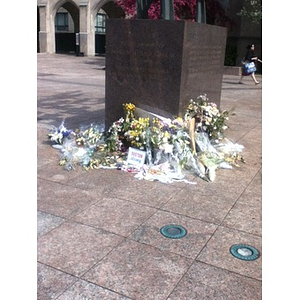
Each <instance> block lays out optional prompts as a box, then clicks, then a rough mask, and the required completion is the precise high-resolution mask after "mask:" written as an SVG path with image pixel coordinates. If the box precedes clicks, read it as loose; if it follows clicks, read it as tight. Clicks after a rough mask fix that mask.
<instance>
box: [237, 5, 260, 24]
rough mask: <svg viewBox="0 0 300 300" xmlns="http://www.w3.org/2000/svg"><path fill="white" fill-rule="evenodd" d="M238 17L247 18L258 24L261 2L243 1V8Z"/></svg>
mask: <svg viewBox="0 0 300 300" xmlns="http://www.w3.org/2000/svg"><path fill="white" fill-rule="evenodd" d="M238 16H241V17H246V18H249V19H250V20H251V21H252V22H253V23H257V24H259V23H260V22H261V20H262V0H244V6H243V7H242V9H241V11H240V12H239V13H238Z"/></svg>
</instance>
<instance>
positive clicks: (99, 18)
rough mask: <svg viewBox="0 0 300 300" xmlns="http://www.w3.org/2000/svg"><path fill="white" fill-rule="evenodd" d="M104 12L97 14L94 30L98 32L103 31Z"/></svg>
mask: <svg viewBox="0 0 300 300" xmlns="http://www.w3.org/2000/svg"><path fill="white" fill-rule="evenodd" d="M105 21H106V14H97V16H96V25H95V31H96V32H98V33H105Z"/></svg>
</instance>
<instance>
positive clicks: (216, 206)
mask: <svg viewBox="0 0 300 300" xmlns="http://www.w3.org/2000/svg"><path fill="white" fill-rule="evenodd" d="M104 67H105V58H104V57H76V56H70V55H58V54H53V55H50V54H38V55H37V98H38V99H37V118H38V121H37V139H38V140H37V154H38V159H37V208H38V212H37V214H38V215H37V220H38V223H37V229H38V233H37V235H38V241H37V260H38V262H37V280H38V282H37V293H38V296H37V299H38V300H48V299H58V300H67V299H69V300H74V299H78V300H79V299H105V300H106V299H141V300H146V299H155V300H160V299H170V300H175V299H176V300H184V299H187V300H194V299H195V300H199V299H239V300H241V299H247V300H258V299H262V254H263V253H262V242H261V241H262V83H261V84H259V85H254V83H253V82H252V80H251V78H248V77H247V78H245V79H244V84H238V80H239V77H238V76H232V75H224V76H223V84H222V96H221V109H222V110H223V109H227V110H230V109H232V108H234V113H235V114H234V115H232V116H230V118H229V120H228V122H227V124H228V126H229V128H228V129H227V130H226V131H225V135H226V137H227V138H229V139H230V140H232V141H233V142H236V143H238V144H241V145H243V146H244V150H243V157H244V159H245V162H246V163H245V164H242V165H241V166H240V168H233V169H232V170H226V169H220V170H217V173H216V174H217V176H216V179H215V181H214V182H206V181H204V180H201V179H200V178H198V177H196V176H192V177H191V178H189V179H191V180H193V181H195V182H197V184H196V185H191V184H187V183H183V182H178V183H172V184H163V183H160V182H150V181H146V180H137V179H135V178H134V176H133V174H129V173H126V172H123V171H118V170H104V169H100V170H89V171H84V170H82V169H81V168H76V169H75V170H72V171H67V170H65V169H64V168H63V167H61V166H59V165H58V161H59V155H58V152H57V150H56V149H54V148H53V147H51V143H50V142H49V141H48V139H47V134H48V133H49V130H50V128H51V126H52V125H54V126H56V127H58V126H59V125H60V123H61V122H62V120H65V125H66V127H67V128H69V129H76V128H78V127H80V126H83V125H89V124H91V123H93V124H103V122H104V111H105V70H104ZM258 78H259V80H260V81H262V78H261V77H258ZM196 96H197V95H195V98H196ZM168 224H180V225H181V226H183V227H184V228H186V229H187V235H186V236H185V237H183V238H182V239H168V238H166V237H164V236H163V235H162V234H161V233H160V228H161V227H163V226H164V225H168ZM234 244H246V245H250V246H252V247H254V248H256V249H257V250H258V251H259V253H260V256H259V257H258V258H257V259H255V260H253V261H245V260H241V259H238V258H236V257H234V256H233V255H232V254H231V253H230V251H229V249H230V247H231V246H232V245H234Z"/></svg>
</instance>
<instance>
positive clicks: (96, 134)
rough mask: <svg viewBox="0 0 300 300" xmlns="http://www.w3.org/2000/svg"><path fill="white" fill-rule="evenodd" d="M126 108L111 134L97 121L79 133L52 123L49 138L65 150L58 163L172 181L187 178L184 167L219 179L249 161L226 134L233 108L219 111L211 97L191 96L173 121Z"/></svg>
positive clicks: (127, 104)
mask: <svg viewBox="0 0 300 300" xmlns="http://www.w3.org/2000/svg"><path fill="white" fill-rule="evenodd" d="M123 109H124V116H123V117H121V118H120V119H119V120H117V121H115V122H114V123H113V124H112V125H111V126H110V128H109V129H108V130H107V131H106V132H105V131H104V130H103V129H102V128H100V127H99V126H97V125H94V124H91V125H90V127H88V128H81V129H77V130H75V131H72V130H67V128H66V127H65V125H64V122H62V124H61V125H60V126H59V127H58V128H55V127H53V128H52V130H51V132H50V133H49V134H48V137H49V139H50V140H51V141H52V142H54V143H55V145H53V147H55V148H56V149H59V150H60V155H61V159H60V162H59V164H60V165H62V166H64V167H65V168H66V169H68V170H71V169H74V168H75V167H76V166H82V167H83V168H85V169H99V168H116V169H121V170H125V171H129V170H130V172H132V171H133V170H134V172H135V173H136V175H135V176H136V178H138V179H147V180H160V181H162V182H173V181H174V180H185V179H184V172H185V171H191V172H193V173H195V174H197V175H198V176H199V177H200V178H202V179H204V180H206V181H214V179H215V176H216V170H217V169H218V168H228V169H230V168H232V166H239V163H240V162H244V160H243V157H242V156H241V152H242V150H243V146H242V145H238V144H234V143H232V142H231V141H229V140H228V139H227V138H225V137H224V131H225V129H226V128H227V125H226V120H228V117H229V112H228V111H219V109H218V108H217V106H216V104H215V103H212V102H209V99H208V98H207V97H206V95H200V96H199V97H197V99H196V100H193V99H191V100H190V103H189V105H188V106H187V109H186V112H185V114H184V117H183V118H180V117H178V118H174V119H173V120H171V119H167V118H164V117H162V116H158V115H154V114H151V113H150V112H149V113H148V114H147V115H148V117H141V116H139V115H138V112H137V109H136V107H135V105H134V104H132V103H125V104H123ZM129 156H130V157H129ZM135 162H138V163H135Z"/></svg>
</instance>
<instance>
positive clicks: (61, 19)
mask: <svg viewBox="0 0 300 300" xmlns="http://www.w3.org/2000/svg"><path fill="white" fill-rule="evenodd" d="M55 30H57V31H68V30H69V22H68V13H65V12H58V13H57V14H56V16H55Z"/></svg>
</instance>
